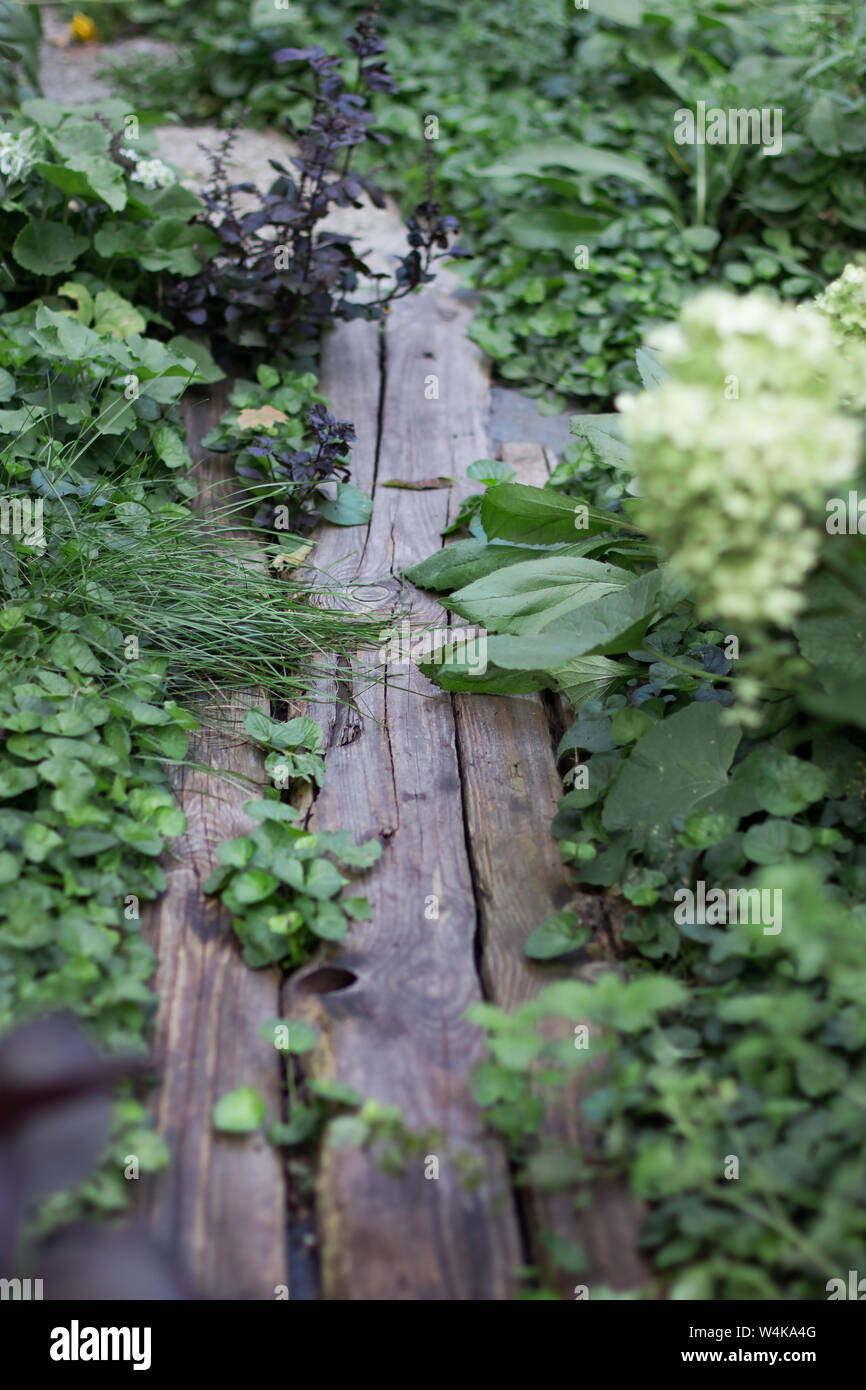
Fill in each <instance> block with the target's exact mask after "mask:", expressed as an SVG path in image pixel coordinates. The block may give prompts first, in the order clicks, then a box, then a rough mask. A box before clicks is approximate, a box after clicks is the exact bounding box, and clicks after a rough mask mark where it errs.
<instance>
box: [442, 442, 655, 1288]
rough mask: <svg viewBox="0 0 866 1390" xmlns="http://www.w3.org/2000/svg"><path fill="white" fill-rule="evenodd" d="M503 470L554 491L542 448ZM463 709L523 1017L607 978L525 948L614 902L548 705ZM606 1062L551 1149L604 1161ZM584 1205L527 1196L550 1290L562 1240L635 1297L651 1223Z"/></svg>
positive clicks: (468, 767)
mask: <svg viewBox="0 0 866 1390" xmlns="http://www.w3.org/2000/svg"><path fill="white" fill-rule="evenodd" d="M502 459H503V461H504V462H505V463H508V464H510V465H511V467H512V468H514V469H515V471H516V474H517V478H516V481H518V482H521V483H527V484H529V485H531V486H535V487H540V486H543V484H544V483H545V482H546V481H547V478H548V476H549V470H550V462H551V460H550V458H549V456H548V454H547V452H546V451H545V450H543V449H542V448H541V447H540V446H539V445H537V444H531V443H521V442H516V443H513V444H503V446H502ZM454 703H455V709H456V714H457V746H458V751H459V756H460V767H461V776H462V782H463V797H464V804H465V816H466V826H467V831H468V837H469V846H470V854H471V858H472V869H473V876H474V879H475V884H476V891H477V895H478V903H479V912H480V918H481V937H480V939H481V970H482V976H483V980H484V985H485V990H486V992H487V994H488V996H489V997H490V998H491V999H492V1000H493V1001H495V1002H496V1003H497V1004H499V1005H500V1006H501V1007H503V1008H506V1009H513V1008H516V1007H517V1006H519V1005H520V1004H523V1003H526V1002H527V1001H528V1000H531V999H533V998H535V996H536V995H537V994H538V992H539V990H540V989H541V988H542V987H543V986H544V985H545V984H548V983H549V982H550V981H551V980H553V979H556V978H559V977H561V976H572V977H573V976H574V975H575V973H577V974H578V975H580V976H581V977H583V978H588V979H592V978H595V977H596V976H597V974H598V971H599V966H598V965H596V964H585V965H583V966H582V967H578V968H577V971H576V970H575V966H574V964H571V965H568V966H563V965H561V964H556V963H552V962H551V963H549V964H544V965H538V964H535V963H533V962H531V961H529V960H527V958H526V955H525V953H524V946H525V943H526V940H527V938H528V937H529V935H530V933H531V932H532V931H533V930H534V929H535V927H537V926H538V925H539V924H540V923H541V922H543V921H544V919H545V918H546V917H549V916H551V915H552V914H553V913H555V912H559V911H561V910H562V909H563V908H573V909H576V910H577V911H578V913H579V915H580V917H581V919H582V920H583V921H584V922H586V923H587V924H588V925H591V926H593V927H594V928H595V929H596V930H598V929H599V928H600V927H601V926H602V925H603V922H604V908H603V902H602V899H601V898H600V897H599V896H598V895H595V894H581V893H577V892H575V890H574V888H573V887H572V884H571V879H570V875H569V874H568V872H567V870H566V868H565V866H564V865H563V863H562V859H561V856H560V853H559V849H558V846H557V843H556V841H555V840H554V838H553V836H552V835H551V834H550V831H549V826H550V822H551V821H552V819H553V817H554V815H555V814H556V809H557V802H558V800H559V798H560V797H561V796H562V791H563V788H562V782H561V780H560V777H559V774H558V772H557V768H556V762H555V756H554V753H555V749H554V744H553V738H552V734H551V728H550V722H549V719H548V714H547V711H546V709H545V705H544V702H543V701H542V698H541V696H539V695H499V696H493V695H457V696H455V700H454ZM602 968H603V967H602ZM566 1036H570V1033H569V1032H568V1030H566ZM591 1046H592V1034H591V1035H590V1047H591ZM600 1061H601V1059H599V1062H595V1061H594V1060H593V1061H591V1062H590V1063H589V1065H588V1067H587V1069H586V1071H585V1072H584V1073H583V1074H582V1076H581V1082H580V1085H576V1086H573V1087H570V1088H569V1089H568V1090H567V1091H565V1092H564V1093H563V1094H562V1096H561V1099H560V1101H559V1102H558V1103H556V1104H553V1105H551V1106H550V1107H549V1110H550V1113H549V1123H548V1136H549V1138H550V1139H551V1140H553V1141H557V1142H562V1143H563V1144H564V1145H566V1146H571V1147H573V1148H574V1149H575V1150H580V1151H582V1152H583V1153H585V1154H590V1153H592V1152H594V1151H595V1149H596V1146H597V1136H596V1135H595V1134H594V1132H593V1130H592V1128H591V1126H589V1125H588V1124H587V1123H586V1121H585V1120H584V1119H583V1117H582V1115H581V1111H580V1096H581V1094H582V1093H585V1092H586V1091H587V1090H592V1089H594V1088H595V1087H596V1086H597V1085H598V1084H599V1082H598V1071H599V1066H600ZM554 1094H555V1093H554ZM580 1200H581V1201H583V1202H585V1203H586V1205H585V1207H584V1209H583V1210H581V1211H576V1210H575V1207H574V1202H573V1199H572V1198H569V1197H567V1196H566V1197H560V1196H553V1197H551V1196H540V1195H537V1194H532V1193H527V1199H526V1212H527V1225H528V1229H529V1234H530V1238H531V1240H532V1244H533V1252H532V1253H533V1257H534V1259H535V1261H536V1262H537V1263H538V1264H539V1265H540V1266H541V1267H542V1268H543V1269H545V1271H546V1275H547V1279H548V1281H549V1282H551V1283H553V1285H554V1286H555V1287H558V1288H559V1290H560V1292H561V1293H562V1294H563V1296H565V1297H570V1296H572V1292H573V1286H574V1284H575V1283H576V1282H578V1276H572V1275H564V1274H562V1273H561V1272H557V1270H556V1268H555V1266H554V1265H553V1263H552V1261H551V1260H550V1258H549V1255H548V1253H547V1250H546V1247H545V1245H544V1243H543V1240H542V1234H543V1232H544V1231H545V1230H553V1231H555V1232H556V1233H557V1234H558V1235H560V1236H562V1237H565V1238H567V1239H570V1240H571V1241H573V1242H575V1243H576V1244H578V1245H580V1246H581V1247H582V1248H583V1249H584V1251H585V1253H586V1255H587V1258H588V1261H589V1265H588V1269H587V1270H586V1271H585V1272H584V1273H582V1274H581V1275H580V1276H579V1281H580V1282H581V1283H584V1284H587V1285H588V1286H589V1288H590V1297H591V1296H592V1286H593V1285H596V1286H598V1285H599V1284H606V1285H610V1286H611V1287H613V1288H615V1289H627V1288H633V1287H636V1286H637V1285H639V1284H641V1283H643V1282H644V1281H645V1279H646V1277H647V1275H646V1270H645V1268H644V1267H643V1264H642V1262H641V1261H640V1259H639V1258H638V1256H637V1253H636V1252H637V1234H638V1229H639V1225H640V1215H641V1214H640V1210H639V1208H638V1207H637V1205H636V1204H634V1203H632V1202H631V1200H630V1199H629V1197H628V1194H627V1192H626V1190H625V1187H624V1185H623V1184H622V1183H619V1182H604V1183H595V1184H593V1185H592V1187H591V1188H589V1189H588V1190H584V1191H583V1192H582V1193H580Z"/></svg>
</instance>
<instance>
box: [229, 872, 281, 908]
mask: <svg viewBox="0 0 866 1390" xmlns="http://www.w3.org/2000/svg"><path fill="white" fill-rule="evenodd" d="M278 884H279V879H276V878H274V876H273V874H268V873H265V870H264V869H245V870H244V871H243V873H240V874H238V875H237V876H236V877H235V878H233V879H232V893H233V894H234V896H235V898H236V899H237V901H238V902H239V903H259V902H261V901H262V899H263V898H268V897H270V895H271V893H273V891H274V889H275V888H276V887H277V886H278Z"/></svg>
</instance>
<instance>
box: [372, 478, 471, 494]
mask: <svg viewBox="0 0 866 1390" xmlns="http://www.w3.org/2000/svg"><path fill="white" fill-rule="evenodd" d="M456 481H457V479H456V478H446V477H442V476H440V477H438V478H419V479H418V480H417V482H411V481H408V480H407V479H405V478H389V479H388V481H387V482H385V483H382V487H405V488H408V489H409V491H410V492H432V491H433V489H434V488H437V487H453V486H454V484H455V483H456Z"/></svg>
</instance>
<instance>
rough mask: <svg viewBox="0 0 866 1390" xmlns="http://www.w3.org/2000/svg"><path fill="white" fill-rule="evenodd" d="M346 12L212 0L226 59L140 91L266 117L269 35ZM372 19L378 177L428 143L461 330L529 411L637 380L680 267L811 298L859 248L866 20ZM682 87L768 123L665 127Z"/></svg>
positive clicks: (667, 6)
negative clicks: (752, 129) (749, 134)
mask: <svg viewBox="0 0 866 1390" xmlns="http://www.w3.org/2000/svg"><path fill="white" fill-rule="evenodd" d="M361 9H362V6H360V5H359V6H357V10H358V11H359V12H360V10H361ZM354 12H355V11H354V9H353V7H351V6H350V7H346V6H342V5H340V6H323V7H320V6H317V7H316V9H315V11H314V12H310V11H304V12H299V13H298V14H296V15H295V16H293V17H291V16H289V15H286V16H285V24H284V25H282V29H279V28H277V29H272V28H271V27H270V21H271V20H274V19H276V20H279V19H280V16H279V14H278V13H277V12H275V11H273V10H272V8H271V7H268V6H264V5H259V4H253V5H252V7H251V8H250V7H249V5H247V4H246V3H242V2H241V0H237V3H235V2H234V0H224V3H223V5H222V6H221V7H219V9H218V12H217V13H216V15H215V29H216V28H217V27H218V28H219V39H218V40H217V42H218V44H219V46H220V50H221V51H222V52H224V53H226V54H227V55H228V54H231V55H232V57H231V59H230V58H229V57H228V56H227V57H226V58H225V59H224V63H223V67H220V66H218V67H217V68H216V70H215V69H214V66H213V63H212V61H211V57H212V46H211V44H210V43H209V41H208V40H207V39H206V38H202V39H200V40H199V43H198V46H196V44H195V41H192V46H191V47H190V45H189V44H185V45H184V46H183V52H184V55H185V58H184V61H185V62H186V63H187V64H188V66H187V67H186V68H185V69H184V71H183V73H182V76H181V78H180V80H179V81H177V83H176V86H175V87H174V88H173V89H172V88H171V87H169V89H168V90H166V91H164V92H162V93H159V94H158V96H157V97H156V98H151V100H154V99H158V100H160V101H163V102H164V105H165V106H166V108H168V109H173V108H174V109H177V108H178V106H179V107H180V109H184V110H188V103H189V100H190V96H189V94H190V93H191V92H195V93H197V95H196V96H195V102H201V101H202V100H203V101H204V108H203V113H204V112H206V113H207V114H208V115H209V116H211V117H212V116H213V114H214V113H215V111H217V110H221V111H222V112H223V113H224V118H225V119H226V120H228V121H232V120H235V119H236V118H237V117H238V115H239V114H240V106H241V103H242V102H246V103H247V105H248V106H249V107H251V108H252V114H253V115H255V114H258V116H259V118H260V119H263V120H273V119H274V117H275V115H276V111H275V108H274V105H273V98H272V95H271V94H272V91H273V81H274V76H275V74H276V72H277V64H276V62H275V57H276V55H277V53H278V52H279V46H278V33H279V32H283V33H285V32H286V31H287V29H290V30H291V33H292V36H293V39H292V41H293V42H295V43H297V42H298V39H299V37H302V39H303V41H304V42H326V43H328V42H334V40H335V38H336V36H337V35H338V34H339V33H340V32H342V30H343V29H344V28H345V26H346V22H347V17H348V14H350V13H354ZM131 13H132V17H135V11H132V12H131ZM386 18H387V27H388V39H389V45H390V50H391V54H392V57H393V59H394V61H395V63H396V65H397V68H398V70H399V72H400V73H401V85H402V91H403V93H404V94H406V95H408V97H409V98H410V100H411V110H409V109H407V106H406V103H405V101H404V100H400V99H399V98H397V97H394V98H392V99H391V100H390V101H386V102H385V103H384V105H383V107H382V109H381V114H380V125H381V128H382V129H383V131H385V132H387V133H388V134H389V136H390V137H391V140H392V144H391V146H390V148H389V149H382V150H381V151H378V152H376V155H375V159H376V162H377V163H379V164H383V165H384V168H383V169H382V172H381V175H380V181H382V182H383V183H384V185H385V186H386V187H390V188H393V189H395V190H396V191H397V192H398V194H399V195H400V196H402V197H404V198H407V199H408V200H411V199H413V198H417V197H419V196H422V191H423V189H424V187H425V178H426V175H425V161H424V148H425V146H427V147H429V148H432V149H435V152H436V155H437V179H438V185H439V189H440V195H441V196H442V197H444V198H445V199H446V200H447V202H448V203H449V205H450V207H451V208H452V209H453V210H454V212H455V213H457V215H458V216H459V217H460V219H461V223H462V225H463V229H464V239H465V240H466V241H467V242H468V243H469V245H470V246H471V249H472V250H473V252H474V253H475V260H474V261H473V263H472V265H471V266H470V267H468V268H467V275H468V279H469V282H470V283H471V284H472V285H473V286H474V287H475V288H477V289H478V290H479V291H480V292H481V295H482V299H481V304H480V307H479V312H478V314H477V316H476V319H475V323H474V325H473V329H472V333H473V336H474V337H475V338H476V341H477V342H478V343H479V344H480V345H481V346H482V347H483V348H484V350H485V351H486V352H488V353H489V354H490V355H491V357H492V358H493V359H494V362H495V363H496V366H497V370H498V371H499V373H500V374H501V376H502V377H503V378H504V379H505V380H507V381H513V382H519V383H520V384H521V388H522V389H523V390H525V391H526V392H527V394H530V395H533V396H536V397H538V399H539V401H540V402H541V408H542V409H550V410H562V409H564V408H565V404H566V401H567V400H569V399H573V398H575V397H577V398H582V399H592V398H598V399H599V402H604V401H605V400H608V399H609V398H610V397H611V396H612V395H613V393H614V392H615V391H616V390H618V389H621V388H622V387H624V386H626V385H631V386H635V385H637V384H638V377H637V375H636V373H635V368H634V354H635V349H636V348H637V347H639V345H640V343H641V342H642V340H643V337H644V336H645V334H646V332H647V331H648V330H649V328H650V327H651V326H652V324H653V323H654V322H656V321H658V320H663V319H667V318H671V317H673V316H674V315H675V314H676V312H677V310H678V308H679V306H680V305H681V303H682V302H683V299H684V297H685V296H686V295H687V294H688V293H689V292H690V290H691V289H692V287H693V286H694V285H695V284H696V283H699V282H700V281H702V280H704V279H706V278H713V279H717V280H719V281H720V282H721V283H722V284H726V285H728V286H733V285H736V286H741V287H748V286H750V285H752V284H762V283H764V284H768V285H772V286H774V287H775V288H776V290H777V292H779V293H780V294H782V295H783V296H785V297H790V298H793V299H800V298H805V297H809V296H811V295H813V294H814V293H815V292H816V291H817V290H818V289H819V288H820V287H821V285H822V284H824V283H826V282H827V281H828V280H829V279H831V278H832V277H833V276H834V275H837V274H838V273H839V272H840V270H841V269H842V267H843V266H844V264H845V263H846V261H847V260H849V259H850V256H851V253H852V251H853V250H855V249H856V248H859V247H862V245H863V233H864V229H866V212H864V203H863V197H862V189H861V188H860V186H859V183H858V181H857V179H856V177H855V176H854V175H853V174H852V173H851V172H850V161H851V158H852V156H855V155H856V152H857V151H858V150H859V149H861V148H862V142H863V138H864V129H866V127H864V118H863V93H862V80H863V59H864V46H863V39H864V21H863V17H862V16H856V15H854V14H853V13H852V14H845V13H842V12H841V11H836V10H833V11H832V12H830V11H827V12H825V11H824V10H822V9H820V8H818V9H817V10H816V12H815V14H814V16H813V17H810V18H809V19H808V21H807V22H806V23H804V24H802V25H801V24H792V23H791V16H790V12H789V7H786V6H782V5H779V6H774V5H754V4H743V5H732V4H729V3H714V2H713V0H707V2H706V3H699V2H698V0H694V3H692V0H689V2H688V3H683V0H662V3H659V4H653V5H648V4H643V3H639V0H635V3H630V0H629V2H628V3H625V2H623V3H613V0H611V3H610V4H602V5H595V6H590V7H589V8H588V9H579V8H576V7H575V6H573V5H572V4H570V3H566V2H565V0H561V3H554V4H549V3H546V0H544V3H542V2H541V0H539V3H538V4H537V5H535V6H533V7H530V10H529V12H527V8H526V6H517V5H516V4H512V3H509V4H506V5H501V6H496V7H490V6H486V5H484V6H481V5H479V6H470V7H468V8H467V7H466V6H465V5H462V4H461V5H458V4H456V3H454V0H435V2H431V3H426V4H424V5H422V6H420V7H415V8H414V9H413V11H412V14H411V17H410V16H409V15H408V13H407V12H405V11H402V10H399V9H398V10H397V12H396V13H393V14H391V13H389V14H388V15H387V17H386ZM265 21H268V23H267V24H266V25H265V27H262V26H263V24H264V23H265ZM527 23H530V24H531V27H532V30H533V34H534V39H533V43H532V44H531V45H528V44H527V43H526V40H525V34H526V28H525V26H526V25H527ZM223 71H225V73H226V74H227V75H226V76H225V77H223ZM253 71H254V72H255V73H257V74H258V75H259V77H260V85H258V84H256V83H255V82H253V83H252V84H251V76H252V72H253ZM169 80H170V79H169V75H168V71H167V72H166V81H167V82H168V81H169ZM235 83H236V84H237V85H236V88H235V90H234V91H230V90H229V87H231V86H232V85H233V84H235ZM227 84H228V85H227ZM220 88H223V90H222V91H220ZM124 90H126V91H127V92H129V94H130V95H133V96H134V97H135V98H136V100H139V99H141V98H143V97H144V96H145V93H144V91H143V89H142V87H141V85H132V86H131V87H130V86H127V87H126V88H125V89H124ZM600 90H603V91H604V92H605V98H604V100H603V101H600V100H599V97H598V93H599V91H600ZM235 91H236V92H237V96H235ZM241 92H243V93H244V96H243V97H241V95H240V93H241ZM699 101H700V102H703V104H704V108H705V109H707V108H709V109H710V110H712V109H716V108H718V109H721V110H724V111H728V110H730V109H742V110H749V109H752V110H754V109H757V108H761V109H767V110H769V111H776V112H778V113H779V114H778V117H777V118H774V119H776V120H777V127H778V123H779V122H781V129H782V130H783V137H782V135H781V134H780V135H779V140H778V142H777V141H776V140H775V139H774V136H773V130H772V129H768V130H767V140H757V141H754V142H752V143H748V142H746V143H744V142H738V143H734V142H731V143H722V144H716V145H713V144H700V143H691V144H689V143H679V142H678V139H677V135H676V127H677V119H676V113H677V112H678V111H681V110H683V109H688V110H691V111H694V110H695V109H696V107H697V103H698V102H699ZM200 109H201V108H200ZM624 149H625V150H627V153H623V150H624ZM361 167H364V166H363V165H362V166H361ZM576 348H577V349H579V350H576Z"/></svg>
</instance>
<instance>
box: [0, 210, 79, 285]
mask: <svg viewBox="0 0 866 1390" xmlns="http://www.w3.org/2000/svg"><path fill="white" fill-rule="evenodd" d="M88 245H89V242H88V239H87V237H84V236H77V235H76V233H75V232H73V231H72V229H71V227H67V226H64V224H63V223H62V222H50V221H48V219H47V218H33V220H32V221H30V222H28V223H27V225H26V226H25V227H22V228H21V231H20V232H19V233H18V235H17V237H16V238H15V240H14V242H13V243H12V255H13V256H14V257H15V259H16V261H17V262H18V264H19V265H23V267H24V269H25V270H31V271H33V273H34V274H36V275H59V274H60V272H61V271H64V270H71V269H72V267H73V266H74V265H75V262H76V261H77V260H78V257H79V256H80V255H81V254H82V252H84V251H86V249H87V247H88Z"/></svg>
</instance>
